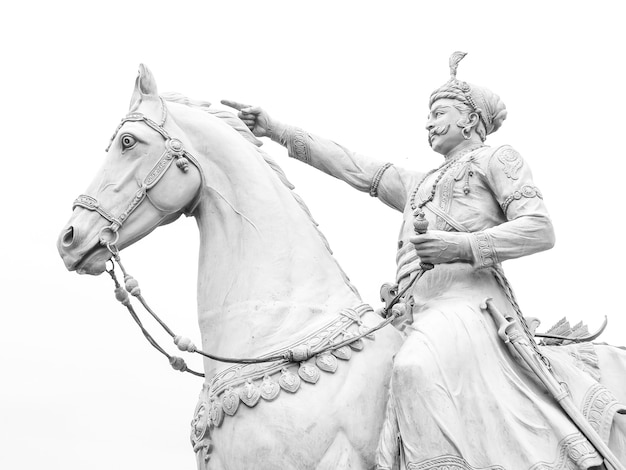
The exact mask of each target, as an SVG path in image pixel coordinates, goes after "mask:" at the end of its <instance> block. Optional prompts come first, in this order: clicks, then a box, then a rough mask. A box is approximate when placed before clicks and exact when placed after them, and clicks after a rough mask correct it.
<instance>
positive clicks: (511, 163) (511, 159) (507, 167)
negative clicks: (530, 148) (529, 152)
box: [498, 147, 524, 180]
mask: <svg viewBox="0 0 626 470" xmlns="http://www.w3.org/2000/svg"><path fill="white" fill-rule="evenodd" d="M498 161H499V162H500V163H502V167H503V170H504V174H505V175H506V176H507V178H510V179H512V180H516V179H518V178H519V171H520V170H521V169H522V166H524V160H523V159H522V156H521V155H520V154H519V153H518V152H517V151H515V150H513V149H512V148H510V147H506V148H504V149H502V150H500V152H498Z"/></svg>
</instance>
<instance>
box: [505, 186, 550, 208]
mask: <svg viewBox="0 0 626 470" xmlns="http://www.w3.org/2000/svg"><path fill="white" fill-rule="evenodd" d="M523 197H526V198H533V197H538V198H539V199H543V195H542V194H541V191H539V188H537V187H536V186H531V185H529V184H526V185H524V186H522V187H521V188H520V189H519V190H517V191H515V192H514V193H513V194H511V195H510V196H509V197H507V198H506V199H505V200H504V202H503V203H502V212H504V213H505V214H506V211H507V209H508V208H509V205H511V203H512V202H513V201H519V200H520V199H521V198H523Z"/></svg>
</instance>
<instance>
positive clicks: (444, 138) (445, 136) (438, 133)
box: [426, 99, 465, 155]
mask: <svg viewBox="0 0 626 470" xmlns="http://www.w3.org/2000/svg"><path fill="white" fill-rule="evenodd" d="M458 103H459V102H458V101H456V100H452V99H439V100H437V101H435V102H434V103H433V105H432V106H431V108H430V113H429V114H428V120H427V121H426V130H427V131H428V143H429V144H430V146H431V147H432V149H433V150H434V151H435V152H437V153H440V154H442V155H448V154H449V153H450V152H451V151H452V150H453V149H455V148H456V147H457V146H458V145H459V144H460V143H462V142H463V141H464V140H465V139H464V138H463V134H462V132H461V131H462V129H461V128H460V127H459V126H458V125H457V123H458V122H459V121H461V120H462V119H463V118H464V115H463V113H462V112H461V111H459V110H458V109H457V108H455V105H457V104H458Z"/></svg>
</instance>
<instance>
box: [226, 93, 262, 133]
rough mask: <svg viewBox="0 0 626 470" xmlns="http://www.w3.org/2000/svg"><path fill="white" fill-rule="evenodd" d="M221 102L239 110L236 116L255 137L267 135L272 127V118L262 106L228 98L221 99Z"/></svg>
mask: <svg viewBox="0 0 626 470" xmlns="http://www.w3.org/2000/svg"><path fill="white" fill-rule="evenodd" d="M221 103H222V104H223V105H225V106H230V107H231V108H235V109H236V110H237V111H239V112H238V113H237V116H238V117H239V119H241V120H242V121H243V122H244V124H245V125H246V126H248V129H250V130H251V131H252V133H253V134H254V135H255V136H256V137H269V135H270V133H271V129H272V120H271V118H270V116H269V114H267V111H265V110H264V109H263V108H261V107H259V106H251V105H249V104H243V103H238V102H237V101H230V100H222V101H221Z"/></svg>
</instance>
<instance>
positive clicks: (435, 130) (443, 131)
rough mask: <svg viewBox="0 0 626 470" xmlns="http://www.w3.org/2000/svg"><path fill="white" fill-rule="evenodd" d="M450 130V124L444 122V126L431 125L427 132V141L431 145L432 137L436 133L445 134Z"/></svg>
mask: <svg viewBox="0 0 626 470" xmlns="http://www.w3.org/2000/svg"><path fill="white" fill-rule="evenodd" d="M449 130H450V124H446V125H445V126H437V127H433V128H432V129H431V130H430V131H429V132H428V143H429V144H431V145H432V141H433V137H435V136H436V135H445V134H447V133H448V131H449Z"/></svg>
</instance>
